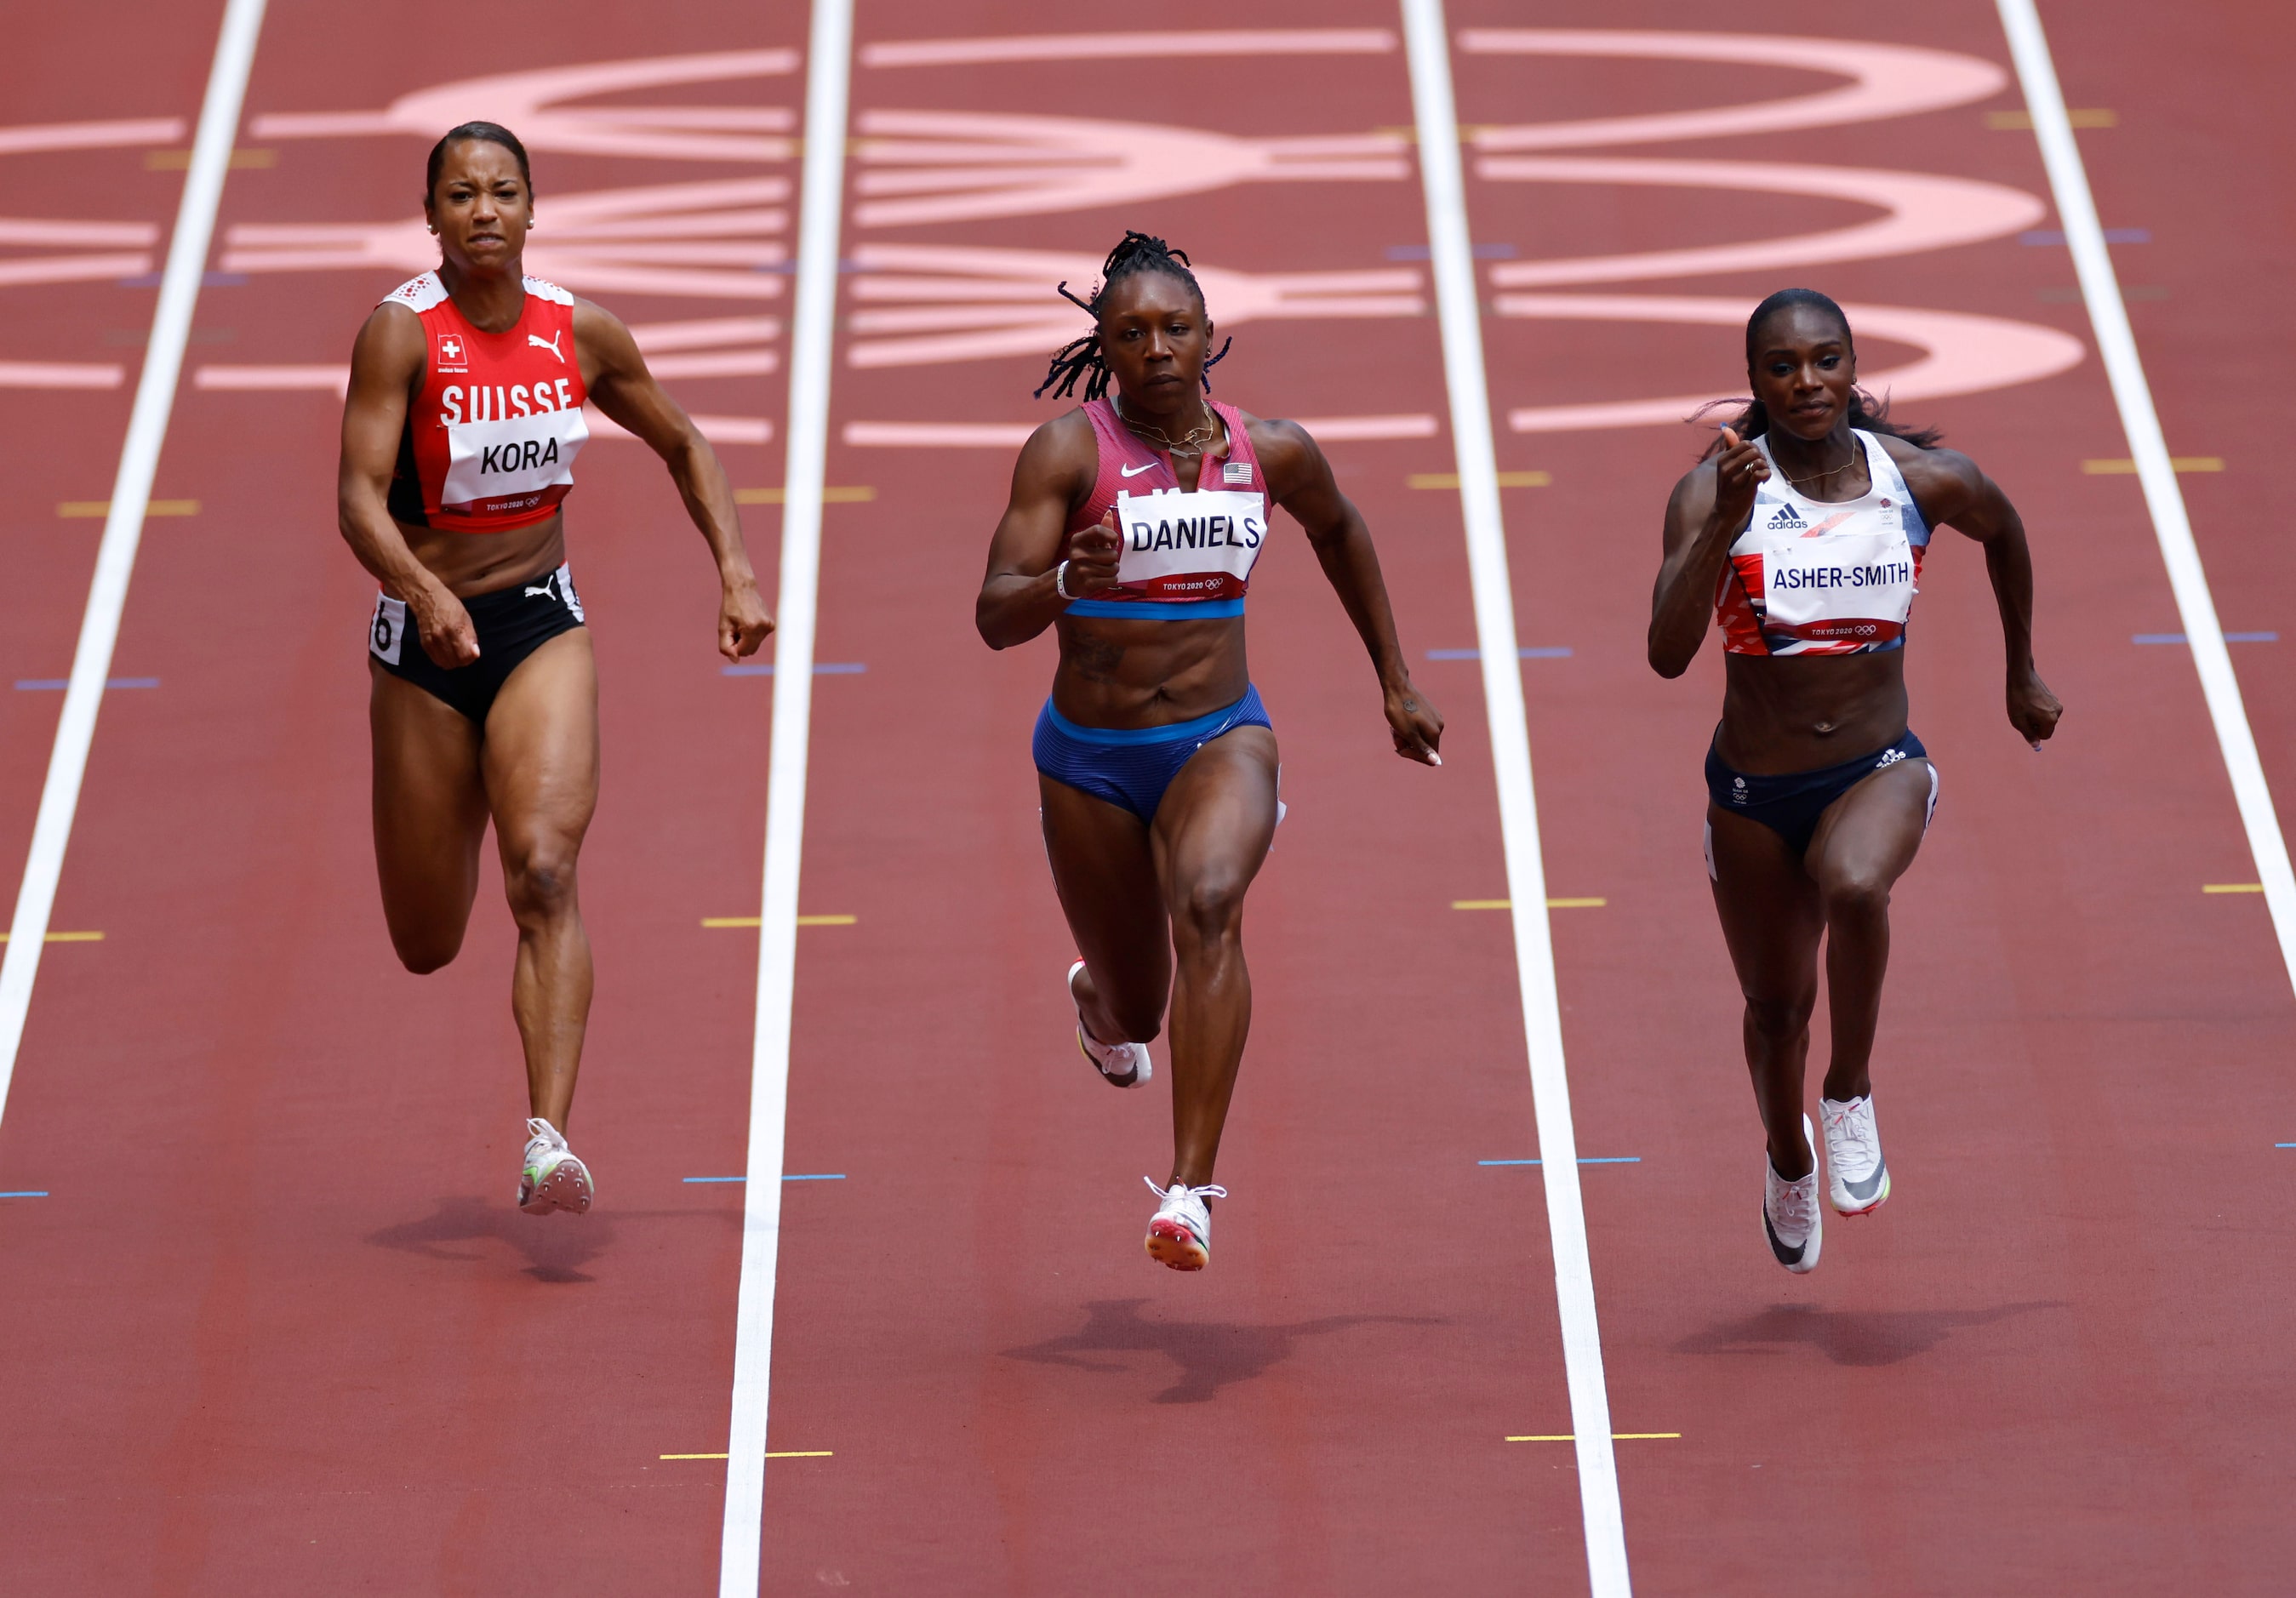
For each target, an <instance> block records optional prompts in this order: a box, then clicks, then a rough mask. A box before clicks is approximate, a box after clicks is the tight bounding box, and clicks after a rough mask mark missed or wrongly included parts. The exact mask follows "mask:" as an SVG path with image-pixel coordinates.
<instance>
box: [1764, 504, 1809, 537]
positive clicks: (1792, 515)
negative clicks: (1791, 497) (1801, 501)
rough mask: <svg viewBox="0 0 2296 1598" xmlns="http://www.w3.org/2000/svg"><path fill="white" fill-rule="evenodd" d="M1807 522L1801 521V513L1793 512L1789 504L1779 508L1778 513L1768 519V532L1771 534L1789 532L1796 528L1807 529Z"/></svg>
mask: <svg viewBox="0 0 2296 1598" xmlns="http://www.w3.org/2000/svg"><path fill="white" fill-rule="evenodd" d="M1808 525H1809V523H1808V522H1807V521H1804V520H1802V519H1801V512H1800V511H1797V510H1795V509H1794V508H1793V505H1792V504H1791V503H1788V504H1785V505H1783V506H1781V507H1780V508H1779V511H1778V513H1777V514H1776V515H1775V516H1773V517H1771V518H1770V530H1771V531H1773V532H1776V531H1783V530H1790V529H1794V528H1798V527H1808Z"/></svg>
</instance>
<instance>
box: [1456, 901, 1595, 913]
mask: <svg viewBox="0 0 2296 1598" xmlns="http://www.w3.org/2000/svg"><path fill="white" fill-rule="evenodd" d="M1610 902H1611V901H1610V900H1608V899H1549V900H1547V901H1546V907H1547V908H1548V909H1549V910H1600V909H1601V908H1603V906H1605V905H1607V904H1609V903H1610ZM1451 908H1452V909H1454V910H1512V909H1513V908H1514V901H1513V899H1453V900H1452V901H1451Z"/></svg>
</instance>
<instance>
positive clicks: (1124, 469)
mask: <svg viewBox="0 0 2296 1598" xmlns="http://www.w3.org/2000/svg"><path fill="white" fill-rule="evenodd" d="M1155 470H1156V463H1155V462H1153V461H1151V462H1149V463H1148V464H1146V465H1145V466H1119V467H1118V468H1117V471H1119V473H1120V474H1121V475H1123V476H1125V477H1138V476H1139V475H1140V474H1141V473H1142V472H1144V471H1155Z"/></svg>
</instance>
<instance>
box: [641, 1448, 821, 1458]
mask: <svg viewBox="0 0 2296 1598" xmlns="http://www.w3.org/2000/svg"><path fill="white" fill-rule="evenodd" d="M662 1457H663V1458H664V1459H724V1458H726V1455H723V1454H665V1455H662ZM766 1457H767V1459H834V1458H835V1457H836V1454H835V1452H834V1451H833V1450H832V1449H828V1448H792V1449H791V1450H789V1451H788V1452H787V1453H785V1454H768V1455H766Z"/></svg>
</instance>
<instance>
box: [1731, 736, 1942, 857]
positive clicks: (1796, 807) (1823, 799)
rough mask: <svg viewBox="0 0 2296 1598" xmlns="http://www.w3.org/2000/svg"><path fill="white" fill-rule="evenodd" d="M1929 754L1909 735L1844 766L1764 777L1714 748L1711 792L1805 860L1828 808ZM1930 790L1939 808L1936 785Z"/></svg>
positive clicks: (1919, 742) (1923, 758)
mask: <svg viewBox="0 0 2296 1598" xmlns="http://www.w3.org/2000/svg"><path fill="white" fill-rule="evenodd" d="M1929 755H1930V752H1929V750H1926V749H1924V748H1923V747H1922V741H1921V740H1920V739H1918V738H1916V737H1915V736H1914V734H1913V733H1911V732H1910V731H1908V732H1907V733H1906V735H1905V736H1904V737H1902V738H1900V739H1898V741H1897V742H1895V743H1892V744H1890V745H1887V746H1886V747H1884V748H1882V749H1877V750H1874V751H1873V752H1872V753H1870V754H1864V755H1860V756H1858V757H1857V758H1856V759H1855V760H1844V761H1843V762H1842V763H1841V765H1839V766H1822V767H1820V768H1819V769H1817V770H1816V771H1786V772H1777V773H1774V774H1770V775H1768V776H1760V775H1757V774H1753V773H1751V772H1743V771H1736V770H1734V769H1732V768H1731V767H1730V766H1726V765H1725V764H1724V763H1723V760H1722V757H1721V756H1720V755H1718V754H1717V753H1715V752H1714V748H1713V746H1712V745H1711V744H1709V745H1708V746H1707V750H1706V792H1707V796H1708V797H1709V798H1710V799H1713V801H1714V807H1715V808H1716V809H1718V810H1727V811H1728V812H1730V814H1731V815H1743V816H1745V817H1746V818H1747V819H1748V820H1750V821H1759V822H1760V823H1761V824H1763V825H1764V826H1766V827H1767V828H1769V829H1770V831H1772V832H1775V833H1776V834H1777V835H1778V836H1779V837H1781V838H1783V839H1784V840H1786V847H1787V848H1791V849H1792V850H1793V852H1794V853H1795V854H1796V855H1803V854H1807V853H1808V850H1809V840H1811V839H1812V838H1814V837H1816V834H1817V824H1818V821H1819V819H1820V818H1821V817H1822V816H1824V815H1825V810H1826V807H1827V806H1829V805H1831V804H1833V801H1834V800H1836V799H1840V798H1841V796H1842V795H1843V794H1845V793H1847V792H1849V791H1850V790H1851V789H1852V788H1854V787H1856V786H1857V784H1858V783H1862V782H1864V781H1865V780H1866V778H1867V777H1869V776H1872V775H1873V774H1874V773H1875V772H1877V771H1880V770H1881V769H1882V768H1883V767H1884V766H1895V765H1897V764H1898V762H1899V761H1901V760H1926V759H1928V758H1929ZM1936 792H1937V791H1936V785H1935V783H1934V781H1932V783H1931V806H1932V807H1935V805H1936V802H1937V801H1936Z"/></svg>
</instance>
